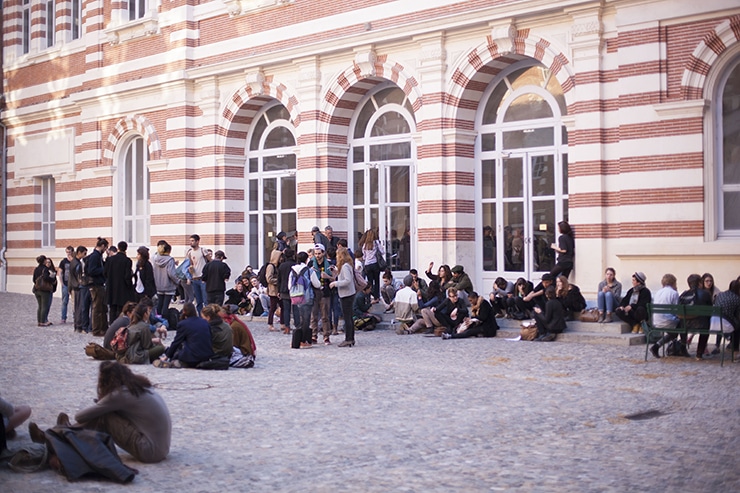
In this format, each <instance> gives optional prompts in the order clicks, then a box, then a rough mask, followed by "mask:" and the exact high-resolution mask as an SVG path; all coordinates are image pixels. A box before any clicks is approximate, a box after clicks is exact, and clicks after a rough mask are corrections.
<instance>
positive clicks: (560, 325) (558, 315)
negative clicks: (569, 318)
mask: <svg viewBox="0 0 740 493" xmlns="http://www.w3.org/2000/svg"><path fill="white" fill-rule="evenodd" d="M555 294H556V288H555V286H548V287H547V288H546V289H545V297H546V298H547V302H546V303H545V309H544V310H543V309H542V308H540V307H539V306H536V307H534V320H535V322H536V323H537V338H536V339H535V341H542V342H550V341H554V340H555V337H556V336H557V334H560V333H561V332H563V331H564V330H565V329H566V328H567V326H566V323H565V309H564V308H563V305H562V304H561V303H560V301H559V300H558V299H557V298H556V297H555Z"/></svg>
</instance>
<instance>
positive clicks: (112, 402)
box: [75, 361, 172, 463]
mask: <svg viewBox="0 0 740 493" xmlns="http://www.w3.org/2000/svg"><path fill="white" fill-rule="evenodd" d="M75 420H76V421H77V422H78V423H80V424H82V425H83V426H84V427H86V428H91V429H95V430H100V431H104V432H106V433H108V434H109V435H111V437H113V441H114V442H116V445H118V446H119V447H121V448H122V449H123V450H125V451H126V452H128V453H129V454H131V455H133V456H134V458H136V460H138V461H141V462H148V463H151V462H159V461H161V460H164V459H165V458H166V457H167V454H169V452H170V439H171V435H172V421H171V419H170V412H169V410H168V409H167V404H165V402H164V399H162V397H161V396H160V395H159V394H157V393H156V392H155V391H154V388H153V387H152V383H151V382H150V381H149V379H148V378H146V377H145V376H143V375H137V374H135V373H133V372H132V371H131V370H130V369H129V368H128V367H127V366H125V365H122V364H120V363H118V362H115V361H103V362H102V363H100V371H99V374H98V398H97V399H96V403H95V404H94V405H93V406H90V407H88V408H87V409H83V410H82V411H80V412H78V413H77V414H76V415H75Z"/></svg>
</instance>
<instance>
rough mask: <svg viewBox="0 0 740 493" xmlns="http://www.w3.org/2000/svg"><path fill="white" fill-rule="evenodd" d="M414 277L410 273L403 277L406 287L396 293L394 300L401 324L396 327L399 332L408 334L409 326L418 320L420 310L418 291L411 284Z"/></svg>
mask: <svg viewBox="0 0 740 493" xmlns="http://www.w3.org/2000/svg"><path fill="white" fill-rule="evenodd" d="M413 283H414V278H413V277H412V276H411V275H410V274H409V275H408V276H406V277H404V278H403V284H404V287H403V288H402V289H400V290H399V291H398V292H397V293H396V297H395V299H394V300H393V305H394V310H395V315H396V320H397V321H398V323H399V324H400V326H399V327H398V329H396V333H397V334H408V332H409V327H410V326H411V325H412V324H413V323H414V321H415V320H416V312H417V311H418V310H419V302H418V298H417V293H416V291H414V290H413V288H412V287H411V285H412V284H413Z"/></svg>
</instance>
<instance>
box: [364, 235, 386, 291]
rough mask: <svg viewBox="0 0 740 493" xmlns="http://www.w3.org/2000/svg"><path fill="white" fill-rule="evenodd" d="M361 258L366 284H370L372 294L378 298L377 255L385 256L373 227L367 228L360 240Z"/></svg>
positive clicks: (378, 274) (378, 275)
mask: <svg viewBox="0 0 740 493" xmlns="http://www.w3.org/2000/svg"><path fill="white" fill-rule="evenodd" d="M360 247H361V249H362V258H363V259H364V261H365V277H366V278H367V282H368V284H370V285H371V286H372V295H373V297H374V298H375V299H376V300H379V299H380V271H381V268H380V265H379V263H378V262H379V259H378V257H379V256H380V257H383V256H385V250H383V245H382V244H381V242H380V241H379V240H378V237H377V235H376V234H375V230H374V229H368V230H367V231H365V234H364V235H363V236H362V239H361V240H360Z"/></svg>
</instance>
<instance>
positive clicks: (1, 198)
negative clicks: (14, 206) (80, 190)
mask: <svg viewBox="0 0 740 493" xmlns="http://www.w3.org/2000/svg"><path fill="white" fill-rule="evenodd" d="M3 20H4V14H3V12H0V33H2V32H4V31H3V24H4V23H3ZM4 59H5V53H4V52H3V43H0V128H2V133H3V135H2V155H1V156H0V207H2V210H3V212H2V217H0V224H2V226H0V228H2V230H1V231H0V236H2V242H1V244H0V292H2V293H4V292H6V291H7V290H8V263H7V262H6V261H5V253H6V252H7V250H8V194H7V185H8V180H7V173H6V171H5V170H6V168H7V164H8V161H7V157H6V156H7V149H8V137H7V134H8V127H6V126H5V123H4V122H3V118H2V114H3V111H4V110H5V69H4V68H3V61H4Z"/></svg>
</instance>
